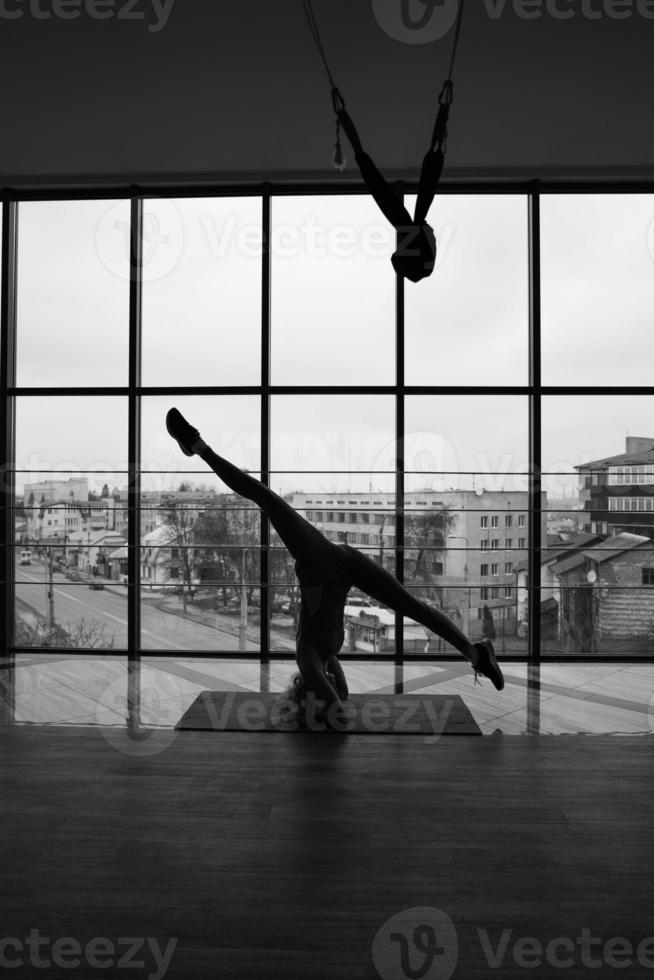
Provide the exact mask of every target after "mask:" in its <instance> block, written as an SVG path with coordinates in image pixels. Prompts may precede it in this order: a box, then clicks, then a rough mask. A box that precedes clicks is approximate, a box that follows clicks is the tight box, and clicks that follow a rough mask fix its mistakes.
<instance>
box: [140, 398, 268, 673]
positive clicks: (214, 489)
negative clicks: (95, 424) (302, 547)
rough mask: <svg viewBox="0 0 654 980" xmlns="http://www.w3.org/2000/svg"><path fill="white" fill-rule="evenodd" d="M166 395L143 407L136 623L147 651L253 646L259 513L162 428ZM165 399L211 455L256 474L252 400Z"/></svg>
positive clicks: (255, 402)
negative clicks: (197, 432)
mask: <svg viewBox="0 0 654 980" xmlns="http://www.w3.org/2000/svg"><path fill="white" fill-rule="evenodd" d="M172 402H173V399H171V398H170V397H153V398H146V399H144V401H143V412H142V458H143V472H142V497H141V556H140V558H141V588H142V593H141V599H142V602H141V624H142V645H143V647H144V649H147V650H155V649H160V650H169V649H182V650H244V651H251V652H253V653H254V652H257V651H259V650H260V648H261V643H260V633H259V623H260V615H261V613H260V604H261V597H260V588H259V584H260V516H259V510H258V508H257V507H256V505H255V504H253V503H252V502H251V501H249V500H246V499H244V498H243V497H240V496H238V495H236V494H234V493H232V491H231V490H230V489H229V487H227V486H226V485H225V484H224V483H223V482H222V481H221V480H220V479H219V478H218V477H217V476H216V475H215V474H214V473H213V472H212V470H211V469H210V468H209V467H208V466H207V464H206V463H205V462H204V461H203V460H202V459H200V458H199V457H198V456H193V457H187V456H184V454H183V453H182V451H181V449H180V448H179V447H178V445H177V443H176V442H175V441H174V440H173V439H172V438H171V436H170V435H169V434H168V432H167V431H166V426H165V417H166V412H167V411H168V409H169V408H170V407H171V404H172ZM174 403H175V404H176V406H177V407H178V408H179V410H180V411H181V412H182V414H183V415H184V416H185V418H186V419H187V420H188V421H189V422H190V423H191V424H192V425H193V426H195V427H197V428H198V429H199V430H200V432H201V434H202V436H203V438H204V439H205V441H206V442H207V443H209V444H210V445H211V446H212V448H213V449H214V450H215V452H217V453H219V454H221V455H222V456H223V457H224V458H226V459H227V460H228V461H229V462H231V463H233V464H234V465H235V466H237V467H239V469H241V468H242V469H246V470H247V471H248V472H250V473H251V475H252V476H253V477H255V478H257V479H258V477H259V473H258V467H259V465H260V458H261V457H260V420H259V405H260V402H259V399H258V398H253V397H246V396H238V397H232V396H223V397H207V396H205V397H183V398H175V399H174Z"/></svg>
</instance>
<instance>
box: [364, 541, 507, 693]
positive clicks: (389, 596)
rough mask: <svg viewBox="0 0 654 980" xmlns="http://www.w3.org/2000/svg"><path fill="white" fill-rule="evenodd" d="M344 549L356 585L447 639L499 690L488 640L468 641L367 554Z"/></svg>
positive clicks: (501, 682)
mask: <svg viewBox="0 0 654 980" xmlns="http://www.w3.org/2000/svg"><path fill="white" fill-rule="evenodd" d="M347 551H348V555H349V558H350V571H351V575H352V581H353V584H354V585H356V586H357V588H359V589H361V590H362V591H363V592H367V594H368V595H369V596H371V598H373V599H376V600H377V601H378V602H381V603H383V604H384V605H385V606H388V607H389V608H391V609H394V610H395V611H396V612H398V613H401V614H402V615H403V616H408V617H409V618H410V619H413V620H415V621H416V622H417V623H420V624H421V625H422V626H426V627H427V629H429V630H431V631H432V632H433V633H436V634H437V635H438V636H441V637H442V638H443V639H444V640H447V642H448V643H451V644H452V646H453V647H454V648H455V649H456V650H458V651H459V653H460V654H462V656H464V657H465V658H466V660H469V661H470V663H471V664H472V666H473V667H475V668H477V667H478V668H479V671H480V673H483V674H485V675H486V676H487V677H490V679H491V680H492V681H493V683H494V684H495V686H496V687H497V688H498V690H501V688H502V687H503V686H504V680H503V678H502V672H501V671H500V669H499V667H498V666H497V663H496V662H495V657H494V655H493V653H492V647H491V646H490V644H488V645H487V646H483V648H482V645H481V644H474V643H472V642H471V641H470V640H469V639H468V637H467V636H466V635H465V633H462V632H461V630H460V629H459V628H458V626H457V625H456V624H455V623H453V622H452V620H451V619H448V617H447V616H445V615H443V613H441V612H439V610H438V609H434V608H433V607H432V606H428V605H427V603H425V602H422V601H421V600H420V599H416V597H415V596H413V595H411V593H410V592H408V591H407V590H406V589H405V588H404V586H403V585H401V584H400V583H399V582H398V581H397V579H396V578H395V577H394V576H393V575H391V574H390V573H389V572H387V571H386V569H384V568H382V567H381V566H380V565H378V564H377V563H376V562H374V561H373V560H372V559H371V558H368V556H367V555H364V554H363V553H362V552H360V551H357V550H356V549H355V548H350V547H348V549H347ZM489 655H490V659H489Z"/></svg>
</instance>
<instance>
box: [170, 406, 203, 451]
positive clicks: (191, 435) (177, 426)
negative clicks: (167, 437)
mask: <svg viewBox="0 0 654 980" xmlns="http://www.w3.org/2000/svg"><path fill="white" fill-rule="evenodd" d="M166 428H167V429H168V432H169V433H170V434H171V436H172V437H173V439H176V440H177V442H178V443H179V448H180V449H181V450H182V452H183V453H184V455H185V456H194V455H195V452H194V450H193V446H194V445H195V443H196V442H197V441H198V440H199V438H200V433H199V432H198V430H197V429H194V428H193V426H192V425H189V424H188V422H187V421H186V419H185V418H184V416H183V415H182V413H181V412H178V410H177V409H176V408H171V409H170V411H169V412H168V414H167V415H166Z"/></svg>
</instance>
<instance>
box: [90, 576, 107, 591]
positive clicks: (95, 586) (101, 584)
mask: <svg viewBox="0 0 654 980" xmlns="http://www.w3.org/2000/svg"><path fill="white" fill-rule="evenodd" d="M89 589H93V590H95V591H97V590H98V589H104V582H98V580H97V578H94V579H93V581H92V582H89Z"/></svg>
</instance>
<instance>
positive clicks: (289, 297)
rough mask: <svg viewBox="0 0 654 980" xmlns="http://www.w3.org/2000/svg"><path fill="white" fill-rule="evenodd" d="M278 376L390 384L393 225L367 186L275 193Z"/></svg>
mask: <svg viewBox="0 0 654 980" xmlns="http://www.w3.org/2000/svg"><path fill="white" fill-rule="evenodd" d="M272 219H273V226H272V239H271V253H272V254H271V262H272V284H271V289H272V293H271V296H272V298H271V303H272V306H271V321H272V349H271V370H272V380H273V383H274V384H278V385H283V384H293V385H327V384H329V385H353V384H357V385H371V384H392V383H393V381H394V370H395V345H394V323H395V274H394V272H393V268H392V266H391V264H390V256H391V254H392V252H393V250H394V233H393V229H392V228H391V226H390V225H389V224H388V222H386V221H385V220H384V218H383V217H382V216H381V215H380V213H379V210H378V209H377V207H376V205H375V204H374V202H373V201H372V200H371V199H370V198H368V197H363V196H359V195H356V196H348V197H342V196H329V197H284V198H280V197H278V198H275V199H274V200H273V210H272Z"/></svg>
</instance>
